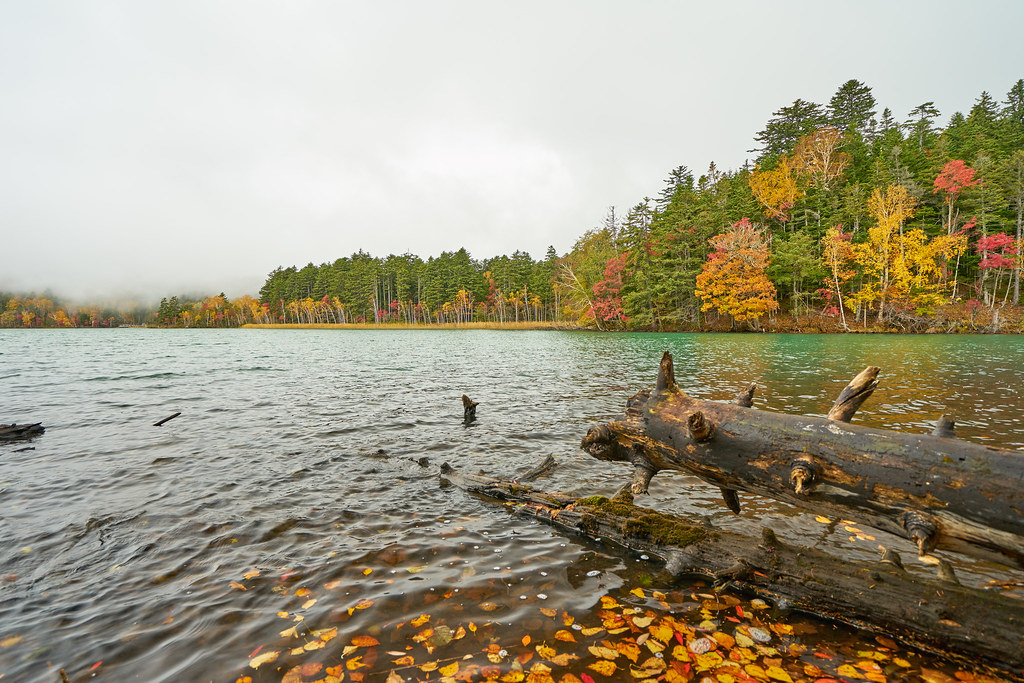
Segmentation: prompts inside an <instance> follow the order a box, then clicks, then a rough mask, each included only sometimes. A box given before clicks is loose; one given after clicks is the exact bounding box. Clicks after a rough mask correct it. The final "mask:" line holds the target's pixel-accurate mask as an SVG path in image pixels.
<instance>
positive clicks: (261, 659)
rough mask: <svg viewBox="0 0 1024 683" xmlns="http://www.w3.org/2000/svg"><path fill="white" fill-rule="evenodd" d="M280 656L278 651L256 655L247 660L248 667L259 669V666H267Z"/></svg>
mask: <svg viewBox="0 0 1024 683" xmlns="http://www.w3.org/2000/svg"><path fill="white" fill-rule="evenodd" d="M280 654H281V651H280V650H273V651H271V652H264V653H263V654H261V655H256V656H255V657H253V658H252V659H250V660H249V666H251V667H252V668H254V669H258V668H260V665H261V664H267V663H269V662H273V661H276V660H277V656H278V655H280Z"/></svg>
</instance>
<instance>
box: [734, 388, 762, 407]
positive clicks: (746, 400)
mask: <svg viewBox="0 0 1024 683" xmlns="http://www.w3.org/2000/svg"><path fill="white" fill-rule="evenodd" d="M755 391H757V385H756V384H754V383H753V382H751V383H750V384H749V386H747V388H746V389H744V390H743V391H741V392H740V393H738V394H736V396H735V397H734V398H733V399H732V402H733V403H734V404H735V405H738V406H743V407H744V408H753V407H754V392H755Z"/></svg>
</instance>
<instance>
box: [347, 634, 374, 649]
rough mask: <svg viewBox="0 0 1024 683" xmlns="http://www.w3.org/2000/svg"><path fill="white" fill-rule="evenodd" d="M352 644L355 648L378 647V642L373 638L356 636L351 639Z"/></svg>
mask: <svg viewBox="0 0 1024 683" xmlns="http://www.w3.org/2000/svg"><path fill="white" fill-rule="evenodd" d="M352 644H353V645H355V646H356V647H373V646H374V645H380V641H379V640H377V639H376V638H374V637H373V636H356V637H355V638H353V639H352Z"/></svg>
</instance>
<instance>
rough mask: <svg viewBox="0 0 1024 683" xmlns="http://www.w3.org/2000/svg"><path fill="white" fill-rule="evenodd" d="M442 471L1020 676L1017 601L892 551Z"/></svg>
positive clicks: (747, 587)
mask: <svg viewBox="0 0 1024 683" xmlns="http://www.w3.org/2000/svg"><path fill="white" fill-rule="evenodd" d="M441 477H442V479H445V480H447V481H449V482H452V483H454V484H455V485H457V486H459V487H461V488H464V489H466V490H469V491H473V492H476V493H479V494H482V495H484V496H488V497H491V498H495V499H498V500H501V501H508V502H512V503H515V504H516V505H515V507H514V510H515V511H516V512H518V513H520V514H525V515H529V516H533V517H537V518H539V519H541V520H543V521H545V522H548V523H550V524H553V525H555V526H557V527H560V528H562V529H565V530H569V531H572V532H576V533H580V534H582V535H584V536H587V537H589V538H592V539H595V540H599V541H611V542H613V543H614V544H616V545H617V546H621V547H624V548H626V549H629V550H631V551H634V552H636V553H645V554H647V555H649V556H654V557H657V558H659V559H661V560H663V561H665V562H666V569H667V570H669V571H670V572H672V573H673V574H676V575H682V574H688V575H694V574H696V575H701V576H704V577H707V578H709V579H710V580H711V581H713V582H714V583H716V584H729V585H730V586H732V587H734V588H736V589H737V590H740V591H742V592H746V593H752V594H756V595H758V596H761V597H763V598H766V599H769V600H772V601H775V602H776V603H786V604H789V605H791V606H792V607H793V608H795V609H799V610H802V611H805V612H808V613H811V614H815V615H817V616H820V617H824V618H826V619H831V620H835V621H839V622H842V623H845V624H849V625H852V626H855V627H858V628H866V629H870V630H873V631H876V632H883V633H885V634H888V635H890V636H891V637H894V638H897V639H900V640H902V641H903V642H905V643H907V644H910V645H913V646H915V647H919V648H923V649H926V650H928V651H931V652H935V653H938V654H941V655H943V656H945V657H950V658H953V659H961V660H967V661H969V662H970V663H971V664H973V665H975V666H977V665H979V664H984V665H986V666H989V667H995V668H998V669H999V670H1000V675H1001V676H1002V677H1004V678H1006V677H1008V678H1013V679H1016V680H1024V674H1022V668H1024V604H1022V603H1021V602H1020V601H1019V600H1015V599H1013V598H1010V597H1007V596H1003V595H1001V594H999V593H996V592H992V591H983V590H979V589H976V588H969V587H965V586H961V585H959V584H958V583H956V582H955V579H953V578H952V577H948V576H947V578H946V579H942V578H934V579H932V578H921V577H919V576H914V575H911V574H909V573H907V572H906V571H905V570H904V569H903V567H902V564H901V563H900V559H899V557H898V555H896V554H895V553H893V552H888V553H886V555H885V556H883V557H882V558H881V559H880V560H879V561H878V562H875V563H858V562H851V561H850V560H849V559H847V558H840V557H836V556H834V555H831V554H828V553H825V552H822V551H820V550H817V549H814V548H805V547H798V546H793V545H790V544H784V543H782V542H780V541H779V540H778V539H777V538H776V537H775V535H774V534H773V533H772V532H771V531H770V530H768V529H765V530H764V531H763V533H762V536H761V537H760V538H757V537H754V536H750V535H747V534H743V533H740V532H736V531H726V530H722V529H715V528H713V527H711V525H710V523H709V522H707V521H706V520H704V519H696V520H693V519H691V520H688V519H684V518H681V517H678V516H675V515H668V514H663V513H660V512H656V511H654V510H650V509H646V508H642V507H638V506H635V505H634V504H633V496H632V494H631V493H629V492H628V491H623V492H620V494H618V495H617V496H616V497H615V498H612V499H608V498H603V497H600V496H594V497H590V498H582V499H579V498H576V497H574V496H566V495H561V494H557V493H547V492H543V491H537V490H535V489H533V488H531V487H529V486H525V485H523V484H520V483H518V482H516V481H502V480H496V479H494V478H492V477H487V476H485V475H473V474H467V473H463V472H460V471H458V470H454V469H452V468H451V467H449V466H448V465H447V463H446V464H445V465H444V466H442V468H441Z"/></svg>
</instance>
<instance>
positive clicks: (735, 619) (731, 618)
mask: <svg viewBox="0 0 1024 683" xmlns="http://www.w3.org/2000/svg"><path fill="white" fill-rule="evenodd" d="M736 609H739V607H737V608H736ZM725 619H726V621H731V622H732V623H734V624H738V623H740V620H739V619H737V618H736V617H726V618H725Z"/></svg>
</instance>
